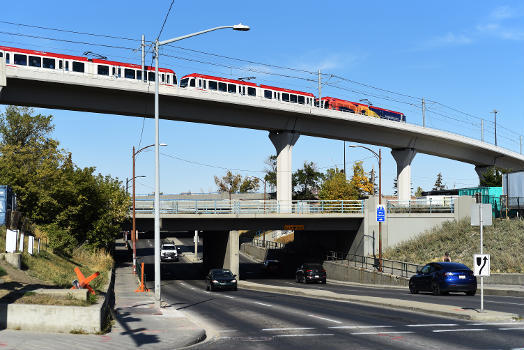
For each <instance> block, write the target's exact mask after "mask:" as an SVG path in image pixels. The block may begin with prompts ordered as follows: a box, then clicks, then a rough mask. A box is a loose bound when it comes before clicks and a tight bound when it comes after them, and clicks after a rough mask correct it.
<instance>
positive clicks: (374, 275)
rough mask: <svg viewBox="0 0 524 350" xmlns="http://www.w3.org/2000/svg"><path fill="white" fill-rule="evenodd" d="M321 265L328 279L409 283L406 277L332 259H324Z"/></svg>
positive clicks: (405, 284) (383, 283) (369, 282)
mask: <svg viewBox="0 0 524 350" xmlns="http://www.w3.org/2000/svg"><path fill="white" fill-rule="evenodd" d="M323 266H324V269H325V270H326V273H327V276H328V279H333V280H338V281H349V282H356V283H365V284H377V285H388V286H401V287H407V286H408V283H409V279H408V278H405V277H400V276H395V275H391V274H389V273H381V272H378V271H370V270H366V269H363V268H359V267H354V266H348V265H347V262H346V263H345V264H344V263H339V262H334V261H324V263H323Z"/></svg>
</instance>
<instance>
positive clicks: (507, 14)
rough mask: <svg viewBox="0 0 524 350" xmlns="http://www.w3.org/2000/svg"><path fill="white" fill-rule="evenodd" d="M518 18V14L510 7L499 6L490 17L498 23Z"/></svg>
mask: <svg viewBox="0 0 524 350" xmlns="http://www.w3.org/2000/svg"><path fill="white" fill-rule="evenodd" d="M517 16H518V13H517V12H516V11H514V10H512V9H511V8H510V7H509V6H499V7H497V8H496V9H494V10H493V11H492V12H491V14H490V16H489V17H490V18H492V19H494V20H496V21H500V20H503V19H507V18H513V17H517Z"/></svg>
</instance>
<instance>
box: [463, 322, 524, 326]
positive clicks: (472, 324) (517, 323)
mask: <svg viewBox="0 0 524 350" xmlns="http://www.w3.org/2000/svg"><path fill="white" fill-rule="evenodd" d="M469 325H470V326H506V325H513V326H524V324H523V323H522V322H520V323H519V322H499V323H497V322H492V323H470V324H469Z"/></svg>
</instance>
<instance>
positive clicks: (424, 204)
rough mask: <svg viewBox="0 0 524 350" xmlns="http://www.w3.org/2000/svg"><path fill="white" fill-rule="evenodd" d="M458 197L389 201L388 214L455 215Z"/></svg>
mask: <svg viewBox="0 0 524 350" xmlns="http://www.w3.org/2000/svg"><path fill="white" fill-rule="evenodd" d="M455 201H456V197H444V198H442V199H438V200H433V199H431V198H429V199H414V200H409V201H399V200H388V201H387V211H388V213H454V212H455Z"/></svg>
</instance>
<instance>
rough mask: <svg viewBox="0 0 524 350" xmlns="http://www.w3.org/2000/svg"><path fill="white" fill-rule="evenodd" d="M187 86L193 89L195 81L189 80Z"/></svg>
mask: <svg viewBox="0 0 524 350" xmlns="http://www.w3.org/2000/svg"><path fill="white" fill-rule="evenodd" d="M189 86H191V87H195V79H191V80H189Z"/></svg>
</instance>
